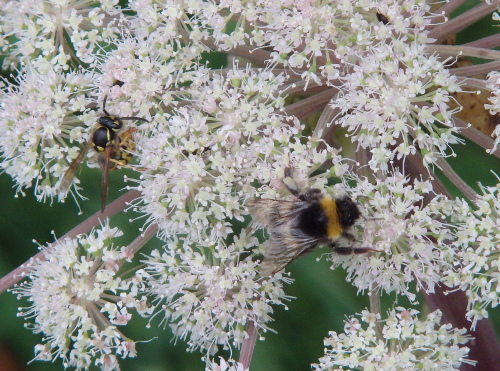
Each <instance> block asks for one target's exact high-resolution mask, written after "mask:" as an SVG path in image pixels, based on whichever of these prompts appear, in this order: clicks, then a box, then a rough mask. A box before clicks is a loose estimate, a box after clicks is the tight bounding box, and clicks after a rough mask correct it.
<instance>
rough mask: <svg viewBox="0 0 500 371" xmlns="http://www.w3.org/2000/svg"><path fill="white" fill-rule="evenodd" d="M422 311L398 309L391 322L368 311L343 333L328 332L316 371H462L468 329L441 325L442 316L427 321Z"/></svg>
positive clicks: (352, 320) (347, 324)
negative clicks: (322, 355)
mask: <svg viewBox="0 0 500 371" xmlns="http://www.w3.org/2000/svg"><path fill="white" fill-rule="evenodd" d="M418 313H419V312H418V311H416V310H413V309H405V308H401V307H398V308H396V309H392V310H391V311H390V312H389V313H388V314H387V318H385V319H384V320H381V318H380V314H373V313H370V312H368V311H366V310H365V311H363V312H362V313H361V321H360V320H359V319H358V318H356V317H351V318H349V320H348V321H346V322H345V326H344V333H343V334H337V333H336V332H330V334H329V337H328V338H326V339H325V342H324V345H325V347H326V348H325V356H324V357H321V358H320V359H319V363H318V364H314V365H313V369H314V370H317V371H320V370H321V371H333V370H364V371H375V370H394V371H395V370H447V371H451V370H458V369H459V367H460V365H461V364H462V363H470V364H474V362H473V361H470V360H467V354H468V353H469V348H467V347H465V346H461V345H463V344H466V343H467V342H468V341H469V340H471V338H470V336H468V335H466V330H465V329H456V328H453V327H452V325H450V324H445V325H442V324H441V316H442V314H441V312H440V311H439V310H437V311H435V312H432V313H430V314H428V315H427V317H425V318H423V319H419V318H418V317H417V315H418Z"/></svg>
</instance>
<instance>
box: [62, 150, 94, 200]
mask: <svg viewBox="0 0 500 371" xmlns="http://www.w3.org/2000/svg"><path fill="white" fill-rule="evenodd" d="M90 147H92V141H91V140H89V141H88V142H87V143H86V144H85V147H83V148H82V150H81V151H80V153H79V154H78V156H76V158H75V159H74V160H73V162H72V163H71V164H70V165H69V168H68V170H66V172H65V173H64V176H63V178H62V180H61V184H60V185H59V190H60V191H61V192H67V191H68V190H69V188H70V187H71V185H72V184H73V179H74V178H75V174H76V171H77V170H78V168H79V167H80V164H81V163H82V161H83V159H84V158H85V154H86V153H87V152H88V150H89V149H90Z"/></svg>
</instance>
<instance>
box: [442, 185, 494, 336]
mask: <svg viewBox="0 0 500 371" xmlns="http://www.w3.org/2000/svg"><path fill="white" fill-rule="evenodd" d="M481 189H482V191H483V194H482V195H480V196H479V197H478V198H477V199H476V200H475V201H474V205H473V207H469V206H468V205H465V203H464V211H463V212H462V213H461V215H460V217H461V218H462V219H463V223H462V224H461V225H462V228H460V229H459V230H458V232H457V236H458V238H457V241H456V243H455V245H456V246H455V248H456V251H457V252H456V255H455V267H454V269H453V270H447V271H446V272H445V280H444V282H445V283H446V284H447V285H448V286H449V287H453V288H455V289H460V290H463V291H464V292H465V294H466V295H467V297H468V307H467V314H466V317H467V319H469V320H470V321H472V326H471V327H472V328H475V327H476V324H477V321H479V320H480V319H482V318H488V311H487V308H488V307H491V308H495V307H496V306H498V305H499V304H500V282H499V277H500V251H499V248H498V247H499V246H500V197H499V195H500V185H497V186H494V187H484V186H481ZM457 216H458V215H457Z"/></svg>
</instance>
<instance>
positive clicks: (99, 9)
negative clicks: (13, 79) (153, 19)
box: [0, 0, 119, 68]
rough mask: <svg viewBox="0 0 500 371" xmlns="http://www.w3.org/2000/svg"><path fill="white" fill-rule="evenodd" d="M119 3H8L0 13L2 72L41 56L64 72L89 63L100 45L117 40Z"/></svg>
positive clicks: (96, 0) (107, 0) (72, 0)
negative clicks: (6, 68) (70, 67)
mask: <svg viewBox="0 0 500 371" xmlns="http://www.w3.org/2000/svg"><path fill="white" fill-rule="evenodd" d="M117 3H118V0H87V1H78V0H67V1H52V0H22V1H18V0H16V1H7V2H5V3H3V4H2V12H0V25H1V27H2V28H1V31H2V33H1V35H2V36H1V40H0V45H2V46H3V48H2V49H3V50H2V51H3V52H4V53H3V54H6V55H7V58H5V60H4V66H3V67H4V68H5V67H6V66H7V65H8V64H14V65H17V64H18V63H19V62H29V61H30V60H32V59H35V58H37V57H38V56H42V57H43V58H46V59H47V60H51V61H53V62H55V63H56V64H59V65H61V66H63V67H64V68H67V65H68V64H80V63H82V62H84V63H90V62H92V61H93V60H94V58H95V54H94V53H96V52H99V49H100V43H105V42H107V41H109V40H112V39H113V38H116V34H117V33H118V29H117V27H116V26H115V25H114V22H113V19H114V17H113V15H115V16H116V15H117V14H119V12H118V11H117V9H114V7H115V6H116V5H117Z"/></svg>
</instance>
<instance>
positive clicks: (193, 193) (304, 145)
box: [137, 67, 336, 245]
mask: <svg viewBox="0 0 500 371" xmlns="http://www.w3.org/2000/svg"><path fill="white" fill-rule="evenodd" d="M284 84H285V78H284V76H282V75H277V76H276V75H275V74H273V73H271V72H270V71H266V70H261V69H255V70H254V69H251V68H249V67H247V68H245V69H238V68H237V67H234V68H233V69H229V70H226V71H224V72H217V73H215V72H213V73H211V72H209V71H206V70H203V69H201V70H200V71H199V75H198V78H197V80H195V81H194V84H193V85H192V86H191V87H189V88H186V89H185V90H186V91H185V94H186V96H188V97H190V100H191V102H190V104H188V105H185V106H183V107H179V108H175V109H174V110H173V112H171V113H169V114H165V116H164V117H159V115H158V117H157V119H156V126H155V127H154V129H153V130H152V131H151V135H149V136H144V137H142V138H140V139H139V140H138V148H139V151H140V152H139V153H138V157H139V161H140V162H139V165H140V167H141V168H142V169H143V171H142V172H141V177H140V179H138V180H137V183H138V186H137V189H138V190H139V191H140V192H141V193H142V199H141V200H140V202H138V210H139V211H140V212H142V213H145V214H146V215H147V216H148V218H149V220H150V221H151V222H155V223H157V224H158V226H159V228H160V236H162V237H166V238H168V237H169V236H172V235H175V234H181V235H186V236H189V238H190V239H191V240H194V241H197V243H200V244H202V245H203V244H206V242H205V241H209V243H210V241H215V242H217V241H218V240H220V239H222V238H226V237H228V236H229V235H231V233H235V234H236V235H237V234H238V232H237V231H236V230H235V229H234V228H233V224H234V222H235V221H240V222H241V221H243V218H244V216H246V215H247V213H248V211H247V210H246V207H245V206H244V205H245V200H246V198H253V197H255V196H256V195H257V194H258V193H259V192H263V189H264V188H266V187H267V184H269V183H273V182H274V183H277V180H279V179H281V178H282V176H283V169H284V168H285V167H287V166H291V167H293V168H294V169H297V171H298V172H300V173H301V174H307V173H310V172H312V171H313V170H314V169H316V168H318V167H319V166H320V165H321V164H323V163H324V162H325V161H326V160H327V159H331V158H333V157H334V156H335V155H336V152H335V151H334V150H332V149H331V148H330V147H328V146H326V149H323V150H318V149H317V147H318V144H319V143H318V142H313V141H304V142H303V141H302V140H301V136H300V133H301V129H302V126H301V125H300V123H299V122H298V120H296V119H294V118H292V117H287V116H285V115H284V114H283V113H282V112H280V110H281V109H282V107H283V105H284V97H283V96H282V90H283V89H284ZM304 139H305V138H304ZM263 185H266V186H263ZM267 189H268V190H269V187H267ZM273 191H274V193H273ZM276 194H277V192H276V191H275V190H272V189H271V190H269V191H268V195H269V196H275V195H276ZM195 236H196V237H195Z"/></svg>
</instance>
